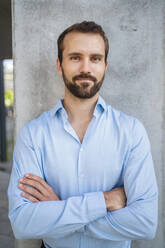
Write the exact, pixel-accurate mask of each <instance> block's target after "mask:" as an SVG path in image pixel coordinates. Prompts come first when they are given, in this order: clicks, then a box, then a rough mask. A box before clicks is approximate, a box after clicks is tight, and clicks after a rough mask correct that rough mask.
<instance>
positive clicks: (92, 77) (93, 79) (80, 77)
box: [72, 73, 97, 82]
mask: <svg viewBox="0 0 165 248" xmlns="http://www.w3.org/2000/svg"><path fill="white" fill-rule="evenodd" d="M83 78H85V79H89V80H91V81H93V82H97V78H95V77H94V76H91V75H89V74H85V73H84V74H80V75H76V76H74V77H73V78H72V80H73V81H76V80H78V79H83Z"/></svg>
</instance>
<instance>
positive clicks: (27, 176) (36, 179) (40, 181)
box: [25, 173, 51, 189]
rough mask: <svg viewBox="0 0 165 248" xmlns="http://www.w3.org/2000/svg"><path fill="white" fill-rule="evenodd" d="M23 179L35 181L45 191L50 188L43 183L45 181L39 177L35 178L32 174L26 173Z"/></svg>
mask: <svg viewBox="0 0 165 248" xmlns="http://www.w3.org/2000/svg"><path fill="white" fill-rule="evenodd" d="M25 178H27V179H31V180H33V181H36V182H38V183H40V184H41V185H42V186H43V187H45V188H46V189H50V188H51V187H50V186H49V185H48V184H47V183H46V182H45V180H44V179H43V178H41V177H39V176H36V175H34V174H31V173H28V174H26V175H25Z"/></svg>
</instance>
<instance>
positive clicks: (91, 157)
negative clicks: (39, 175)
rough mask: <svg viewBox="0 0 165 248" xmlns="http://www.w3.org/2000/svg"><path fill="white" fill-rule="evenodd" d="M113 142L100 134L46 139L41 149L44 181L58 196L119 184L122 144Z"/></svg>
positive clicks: (102, 188)
mask: <svg viewBox="0 0 165 248" xmlns="http://www.w3.org/2000/svg"><path fill="white" fill-rule="evenodd" d="M116 142H117V141H115V140H111V141H110V137H108V136H107V135H103V134H100V135H99V137H98V135H94V136H92V137H91V139H89V140H88V142H87V143H84V142H83V144H81V143H78V142H76V141H75V140H74V139H73V138H72V137H70V136H68V137H66V138H65V140H64V139H61V138H60V137H59V138H58V137H57V139H56V140H55V139H52V140H49V145H48V143H47V145H46V146H45V147H44V149H41V150H44V153H43V154H42V161H43V165H42V166H43V168H44V174H45V178H46V180H47V182H48V183H49V184H50V185H51V186H52V187H53V188H54V190H55V192H56V193H57V194H58V195H59V196H60V197H61V198H62V199H65V198H67V197H68V196H75V195H80V194H83V193H85V192H96V191H107V190H110V189H112V188H114V187H117V186H120V185H122V183H123V179H122V177H123V175H122V172H123V169H122V168H123V163H124V159H125V148H126V146H122V145H121V146H119V144H117V143H116ZM43 145H44V144H43Z"/></svg>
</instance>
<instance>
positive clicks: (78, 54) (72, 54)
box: [68, 52, 104, 58]
mask: <svg viewBox="0 0 165 248" xmlns="http://www.w3.org/2000/svg"><path fill="white" fill-rule="evenodd" d="M75 55H77V56H82V55H83V54H82V53H77V52H73V53H69V54H68V56H75ZM90 56H96V57H100V58H103V57H104V55H103V54H100V53H92V54H91V55H90Z"/></svg>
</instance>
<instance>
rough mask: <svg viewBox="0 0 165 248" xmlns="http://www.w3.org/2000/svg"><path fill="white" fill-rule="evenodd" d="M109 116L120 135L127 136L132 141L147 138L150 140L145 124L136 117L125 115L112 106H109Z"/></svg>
mask: <svg viewBox="0 0 165 248" xmlns="http://www.w3.org/2000/svg"><path fill="white" fill-rule="evenodd" d="M107 109H108V116H109V118H111V120H112V123H113V126H114V127H115V128H117V129H118V130H119V132H120V133H123V134H126V135H127V137H130V138H131V140H132V141H134V140H136V139H140V138H142V137H145V138H146V139H148V136H147V132H146V129H145V127H144V125H143V123H142V122H141V121H140V120H138V119H137V118H136V117H134V116H131V115H128V114H126V113H123V112H122V111H119V110H117V109H115V108H113V107H111V106H108V108H107Z"/></svg>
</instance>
